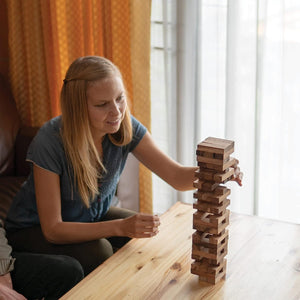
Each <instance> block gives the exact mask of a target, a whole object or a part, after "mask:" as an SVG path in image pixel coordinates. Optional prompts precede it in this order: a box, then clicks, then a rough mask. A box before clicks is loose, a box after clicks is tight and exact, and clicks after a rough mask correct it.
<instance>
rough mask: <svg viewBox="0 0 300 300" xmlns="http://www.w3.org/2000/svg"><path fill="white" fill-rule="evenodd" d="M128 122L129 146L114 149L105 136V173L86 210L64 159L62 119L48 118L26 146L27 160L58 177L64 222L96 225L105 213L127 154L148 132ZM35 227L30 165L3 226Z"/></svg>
mask: <svg viewBox="0 0 300 300" xmlns="http://www.w3.org/2000/svg"><path fill="white" fill-rule="evenodd" d="M131 122H132V131H133V138H132V141H131V142H130V143H129V144H128V145H125V146H116V145H114V144H113V143H112V142H111V141H110V140H109V138H108V136H107V135H106V136H105V137H104V140H103V142H102V147H103V165H104V167H105V168H106V171H107V172H106V173H104V174H103V175H102V176H103V177H102V178H101V180H100V182H99V195H97V196H96V197H95V199H93V200H91V201H90V207H89V208H87V207H86V206H85V205H84V204H83V202H82V200H81V197H80V195H79V191H78V189H77V187H76V185H75V184H74V178H73V175H72V172H70V166H69V165H68V161H67V159H66V154H65V151H64V147H63V142H62V139H61V135H60V129H61V116H59V117H56V118H53V119H51V120H50V121H49V122H47V123H45V125H44V126H43V127H41V129H40V130H39V132H38V134H37V135H36V137H35V138H34V139H33V141H32V143H31V145H30V146H29V149H28V153H27V160H29V161H31V162H33V163H34V164H36V165H38V166H39V167H41V168H43V169H46V170H49V171H51V172H54V173H56V174H58V175H59V177H60V190H61V214H62V219H63V221H66V222H97V221H100V220H101V218H102V217H103V216H104V215H105V214H106V212H107V211H108V209H109V207H110V204H111V200H112V198H113V197H114V195H115V191H116V188H117V183H118V181H119V178H120V175H121V173H122V171H123V168H124V165H125V162H126V159H127V156H128V153H129V152H131V151H133V149H134V148H135V147H136V146H137V145H138V143H139V142H140V140H141V139H142V138H143V136H144V135H145V133H146V131H147V130H146V128H145V127H144V126H143V125H142V124H141V123H140V122H138V121H137V120H136V119H135V118H134V117H131ZM37 224H40V221H39V216H38V212H37V207H36V198H35V189H34V179H33V171H32V166H31V172H30V174H29V177H28V179H27V181H26V182H25V183H24V184H23V186H22V188H21V190H20V191H19V193H18V194H17V195H16V197H15V198H14V201H13V203H12V205H11V208H10V210H9V213H8V216H7V219H6V222H5V226H6V229H8V230H15V229H20V228H24V227H31V226H34V225H37Z"/></svg>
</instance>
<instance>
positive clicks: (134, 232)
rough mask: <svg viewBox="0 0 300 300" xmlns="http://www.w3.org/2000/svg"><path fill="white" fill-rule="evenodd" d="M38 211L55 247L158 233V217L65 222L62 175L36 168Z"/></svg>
mask: <svg viewBox="0 0 300 300" xmlns="http://www.w3.org/2000/svg"><path fill="white" fill-rule="evenodd" d="M33 172H34V184H35V191H36V202H37V209H38V214H39V218H40V223H41V228H42V231H43V234H44V236H45V238H46V239H47V240H48V241H49V242H51V243H55V244H65V243H80V242H85V241H91V240H96V239H99V238H104V237H110V236H129V237H139V238H143V237H151V236H153V235H155V234H156V233H157V231H158V225H159V219H158V217H156V216H152V215H147V214H138V215H136V216H133V217H130V218H127V219H119V220H112V221H105V222H95V223H80V222H64V221H63V220H62V217H61V196H60V181H59V176H58V175H57V174H55V173H53V172H50V171H47V170H45V169H42V168H40V167H38V166H37V165H34V167H33Z"/></svg>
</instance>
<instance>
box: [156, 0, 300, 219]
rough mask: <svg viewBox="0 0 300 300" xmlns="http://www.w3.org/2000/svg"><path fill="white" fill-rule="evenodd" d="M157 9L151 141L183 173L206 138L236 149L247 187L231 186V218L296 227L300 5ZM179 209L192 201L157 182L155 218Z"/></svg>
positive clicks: (276, 0) (248, 2)
mask: <svg viewBox="0 0 300 300" xmlns="http://www.w3.org/2000/svg"><path fill="white" fill-rule="evenodd" d="M159 2H161V3H163V5H162V6H160V5H159V4H157V3H158V1H155V0H153V9H154V10H155V9H156V10H157V11H158V10H159V9H161V16H160V17H161V19H162V26H161V27H162V31H161V36H162V37H163V39H162V40H161V47H160V48H161V49H160V50H161V53H163V54H161V56H162V57H161V60H162V61H163V62H164V65H163V67H162V66H161V64H160V66H161V69H160V70H156V71H153V74H152V75H153V76H154V77H155V78H156V80H157V78H158V76H159V74H162V73H163V74H164V75H163V76H164V79H165V81H164V82H163V81H161V80H160V81H159V82H157V84H153V86H152V90H153V97H152V100H153V106H154V107H155V109H154V110H153V113H152V116H153V122H152V123H153V124H159V125H158V126H156V127H157V128H155V126H154V127H153V129H152V130H153V135H154V138H156V137H157V138H158V141H159V143H160V144H161V145H162V146H163V149H164V150H165V151H166V152H168V153H169V154H170V155H172V156H173V157H174V158H175V159H177V160H178V161H180V162H182V163H183V164H187V165H191V164H192V165H193V164H194V165H195V164H196V163H195V149H196V144H197V143H198V142H199V141H201V140H203V139H204V138H206V137H208V136H216V137H220V138H227V139H232V140H234V141H235V152H234V156H235V157H237V158H238V159H239V160H240V166H241V168H242V170H243V172H244V180H243V187H242V188H240V187H238V186H237V185H236V184H233V183H229V187H230V188H231V190H232V196H231V206H230V209H231V210H232V211H236V212H240V213H247V214H256V215H260V216H263V217H269V218H274V219H280V220H286V221H291V222H296V223H300V191H299V188H298V182H299V180H300V175H299V173H298V172H299V170H300V159H299V157H298V152H299V149H300V139H299V137H300V134H299V131H300V55H299V53H300V2H299V1H296V0H294V1H284V0H273V1H267V0H257V1H253V0H243V1H237V0H227V1H225V0H206V1H205V0H202V1H197V0H190V1H183V0H177V1H176V0H164V1H159ZM152 17H153V18H155V11H154V15H153V16H152ZM158 34H159V33H158V32H153V33H152V35H153V37H157V36H158ZM153 39H154V38H153ZM158 48H159V47H158ZM153 57H154V58H155V55H153ZM155 65H156V64H155V59H153V66H155ZM154 69H155V68H154ZM160 76H161V75H160ZM154 81H155V80H154V79H153V82H154ZM159 86H161V88H160V89H159V91H160V93H161V94H160V96H158V97H156V96H157V95H156V94H155V90H157V89H158V87H159ZM160 105H163V107H164V109H163V110H162V109H159V106H160ZM156 118H159V119H156ZM157 182H159V181H158V180H157ZM162 195H163V196H162ZM177 200H181V201H185V202H192V201H193V198H192V193H190V192H188V193H178V194H177V193H176V194H174V193H173V192H171V191H170V190H169V188H168V187H167V185H164V184H161V183H159V184H155V182H154V210H156V211H158V212H161V211H162V210H165V209H167V208H168V207H169V206H170V205H171V204H172V203H173V202H175V201H177Z"/></svg>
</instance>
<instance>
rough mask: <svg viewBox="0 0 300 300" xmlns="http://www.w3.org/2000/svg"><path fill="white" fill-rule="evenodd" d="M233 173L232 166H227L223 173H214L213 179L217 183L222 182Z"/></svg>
mask: <svg viewBox="0 0 300 300" xmlns="http://www.w3.org/2000/svg"><path fill="white" fill-rule="evenodd" d="M233 175H234V168H228V169H226V170H225V171H224V172H223V173H215V174H214V175H213V180H214V181H215V182H218V183H224V182H225V181H226V180H228V179H231V178H232V176H233Z"/></svg>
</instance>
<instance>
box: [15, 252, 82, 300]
mask: <svg viewBox="0 0 300 300" xmlns="http://www.w3.org/2000/svg"><path fill="white" fill-rule="evenodd" d="M12 256H13V257H14V258H16V261H15V267H14V270H13V271H12V272H11V277H12V282H13V288H14V289H15V290H16V291H17V292H18V293H20V294H22V295H24V296H25V297H26V298H27V299H42V298H43V297H44V298H45V299H47V300H50V299H51V300H52V299H59V298H60V297H61V296H63V295H64V294H65V293H66V292H68V291H69V290H70V289H71V288H72V287H73V286H75V285H76V284H77V283H78V282H79V281H80V280H81V279H82V278H83V277H84V275H83V269H82V267H81V265H80V263H79V262H78V261H77V260H76V259H74V258H72V257H69V256H63V255H47V254H35V253H25V252H13V253H12Z"/></svg>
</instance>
